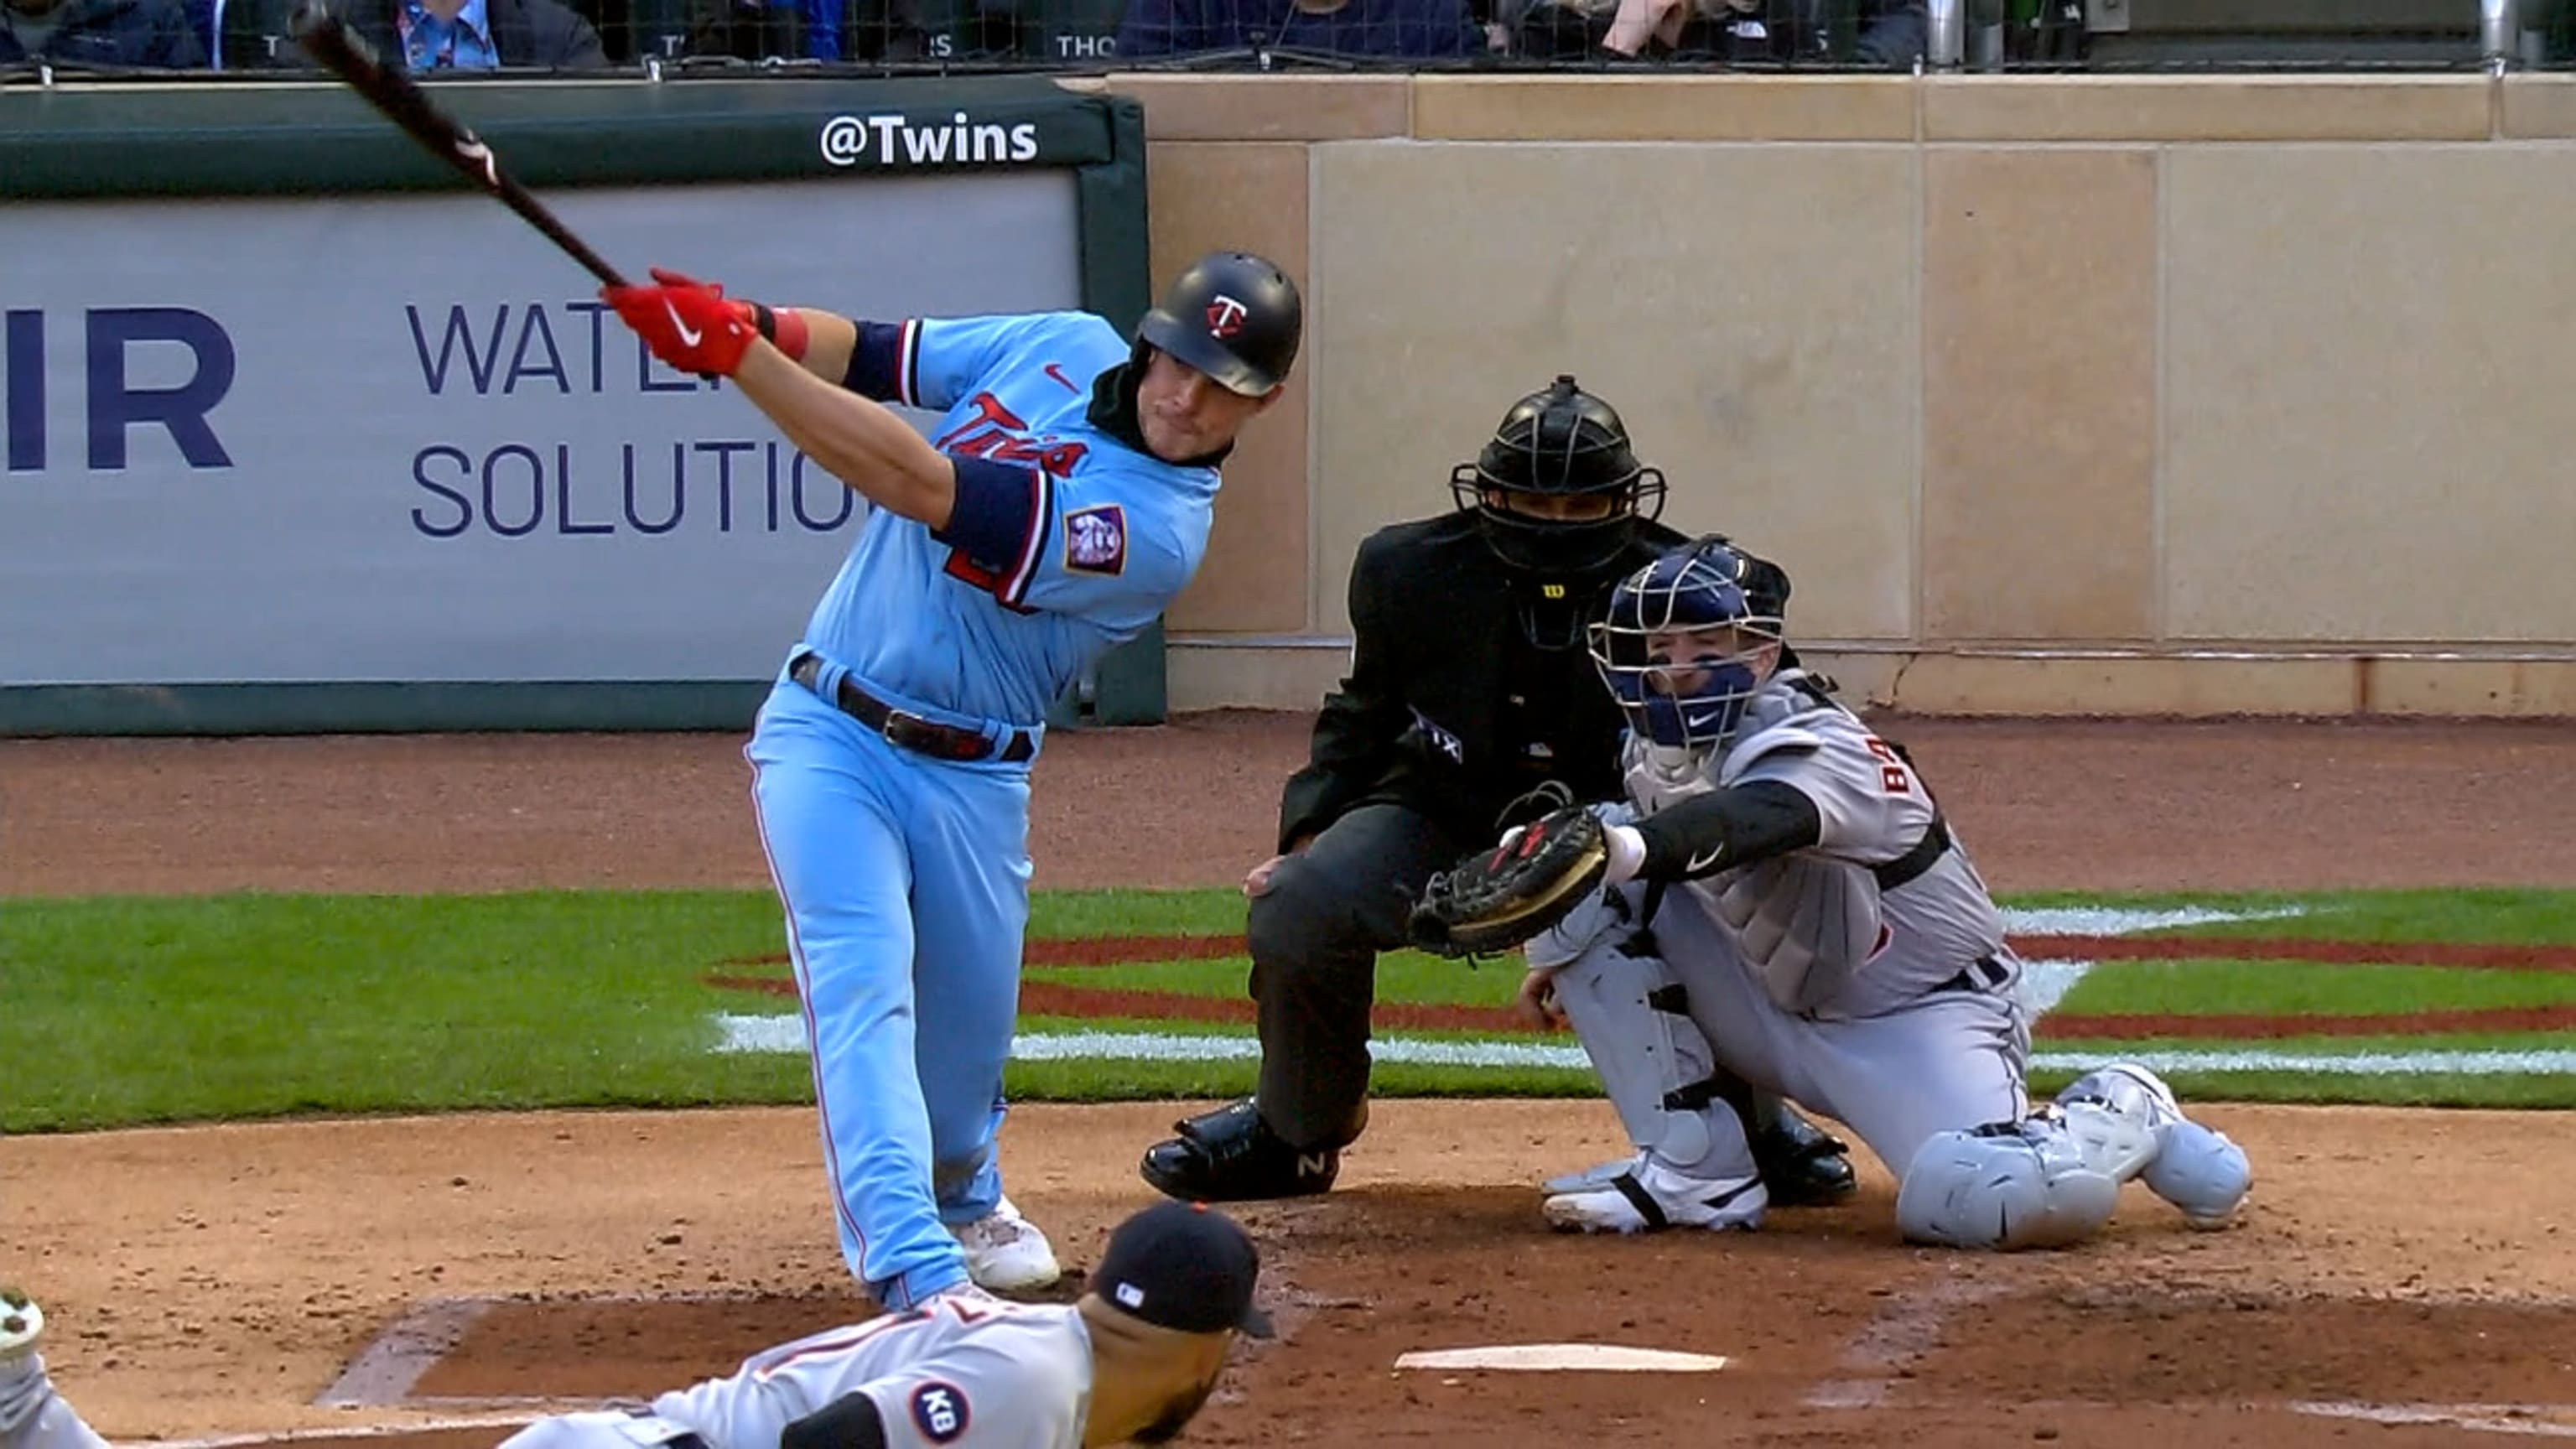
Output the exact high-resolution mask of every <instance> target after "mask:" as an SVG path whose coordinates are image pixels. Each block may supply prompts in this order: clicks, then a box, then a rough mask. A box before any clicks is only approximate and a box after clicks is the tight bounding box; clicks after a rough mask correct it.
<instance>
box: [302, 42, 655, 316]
mask: <svg viewBox="0 0 2576 1449" xmlns="http://www.w3.org/2000/svg"><path fill="white" fill-rule="evenodd" d="M291 29H292V30H293V33H294V35H295V41H296V44H298V45H301V46H302V47H304V51H305V53H306V54H308V55H310V56H312V57H313V58H314V60H316V61H318V62H320V63H321V65H322V68H323V69H325V70H328V71H330V72H331V73H332V74H333V75H336V76H338V77H339V78H340V79H342V80H344V81H346V82H348V83H349V88H350V89H352V90H354V91H356V92H357V93H358V94H359V95H361V96H364V97H366V99H367V104H369V105H371V106H374V107H375V108H376V109H377V110H378V111H380V112H382V113H383V114H384V117H385V119H387V120H389V121H391V122H393V123H394V124H395V125H397V126H400V127H402V128H403V131H404V132H405V134H407V135H409V136H410V137H411V138H412V139H413V140H415V141H418V142H419V143H420V144H421V145H422V146H423V147H426V148H427V149H428V151H429V154H431V155H433V156H436V157H437V158H439V159H440V160H442V161H444V162H446V163H447V164H448V165H450V166H453V167H455V168H456V170H457V171H458V172H459V173H461V174H462V175H463V176H464V177H465V179H466V180H468V181H471V182H473V183H474V184H475V185H476V186H479V187H481V188H482V189H483V190H485V191H487V192H489V193H491V194H492V195H493V196H495V197H498V198H499V199H500V201H501V204H502V205H504V206H507V207H508V208H510V209H511V210H512V211H515V212H517V213H518V214H519V216H520V217H521V219H523V220H525V221H526V222H527V223H528V225H530V226H533V227H535V228H536V229H537V230H538V231H540V232H543V233H544V234H545V237H546V240H548V241H550V242H553V243H554V244H555V245H556V246H558V247H561V248H563V251H564V255H566V256H569V257H571V258H572V259H573V260H574V261H576V262H579V263H581V264H582V266H584V267H585V268H587V269H588V270H589V272H590V274H591V275H592V276H594V277H597V278H598V279H599V280H601V281H603V282H605V283H607V284H608V285H610V286H612V287H623V286H625V285H626V278H624V277H623V276H620V275H619V274H618V271H617V269H616V268H615V267H612V266H610V265H609V264H608V263H607V262H605V261H602V260H601V259H600V256H599V254H598V253H597V252H594V251H592V250H591V249H590V248H589V246H587V245H586V244H584V243H583V241H582V239H581V238H580V237H577V236H575V235H573V233H572V228H570V227H568V226H565V225H564V224H563V223H562V222H561V221H558V220H556V219H555V214H554V213H553V212H551V211H548V210H547V209H546V204H545V203H544V202H542V201H539V200H537V199H536V198H535V197H534V196H531V195H529V194H528V189H527V188H526V187H524V186H521V185H520V184H519V182H518V180H517V178H515V177H513V176H511V175H510V174H509V173H508V172H506V171H503V170H502V169H501V161H500V158H499V157H496V156H494V155H493V154H492V148H491V147H489V146H486V145H484V144H483V142H482V140H481V138H479V137H477V136H476V135H475V134H474V132H473V131H472V130H471V129H469V128H468V127H467V126H466V125H465V123H463V122H462V121H459V120H457V119H456V118H455V117H453V116H450V115H449V114H447V113H446V112H445V111H442V110H440V109H439V108H438V107H437V105H436V104H434V103H433V102H432V101H431V100H430V98H429V97H428V96H426V95H424V94H422V92H421V89H420V87H419V85H418V84H416V83H415V82H414V81H413V80H412V78H411V77H410V76H409V75H407V74H405V73H404V72H403V70H402V68H401V67H400V66H387V65H385V64H384V63H383V62H381V61H380V60H378V59H377V58H376V55H375V53H374V51H373V50H371V49H370V48H369V47H368V46H367V45H366V43H365V42H363V41H361V40H359V39H358V37H356V36H354V35H352V34H350V33H349V28H348V27H347V26H346V25H343V24H342V23H341V22H340V17H339V16H337V15H334V14H332V13H331V12H330V10H329V8H328V7H327V6H325V5H324V4H323V3H322V0H304V3H303V4H301V5H299V6H298V7H297V8H296V11H295V18H294V21H293V23H292V26H291Z"/></svg>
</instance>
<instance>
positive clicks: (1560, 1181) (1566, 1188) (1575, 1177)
mask: <svg viewBox="0 0 2576 1449" xmlns="http://www.w3.org/2000/svg"><path fill="white" fill-rule="evenodd" d="M1636 1165H1637V1159H1636V1158H1634V1157H1614V1158H1612V1159H1610V1160H1609V1161H1608V1162H1599V1163H1594V1164H1593V1165H1592V1166H1590V1167H1587V1168H1585V1169H1583V1170H1582V1171H1581V1172H1569V1173H1565V1174H1564V1175H1562V1176H1559V1177H1551V1178H1549V1179H1548V1180H1547V1181H1546V1182H1545V1183H1543V1184H1541V1186H1540V1190H1541V1191H1543V1192H1545V1193H1546V1194H1547V1195H1548V1196H1550V1197H1554V1196H1556V1195H1558V1194H1560V1193H1568V1192H1586V1191H1589V1190H1591V1189H1593V1188H1596V1187H1608V1186H1609V1185H1610V1184H1611V1183H1612V1182H1613V1181H1615V1180H1616V1179H1617V1178H1618V1176H1619V1174H1621V1173H1623V1172H1626V1171H1627V1170H1628V1169H1630V1168H1632V1167H1635V1166H1636Z"/></svg>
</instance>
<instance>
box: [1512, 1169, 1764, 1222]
mask: <svg viewBox="0 0 2576 1449" xmlns="http://www.w3.org/2000/svg"><path fill="white" fill-rule="evenodd" d="M1770 1203H1771V1195H1770V1193H1769V1192H1768V1191H1766V1190H1765V1189H1764V1188H1763V1186H1762V1179H1761V1177H1760V1176H1759V1175H1748V1176H1744V1177H1731V1178H1717V1179H1710V1178H1701V1177H1686V1176H1684V1175H1683V1174H1681V1173H1679V1172H1676V1171H1674V1170H1673V1169H1671V1168H1669V1167H1666V1166H1664V1165H1663V1164H1662V1163H1660V1162H1656V1161H1653V1160H1651V1159H1648V1158H1635V1159H1631V1160H1630V1161H1629V1162H1628V1163H1627V1165H1626V1166H1625V1167H1624V1168H1622V1169H1621V1170H1620V1171H1619V1172H1617V1173H1615V1174H1613V1175H1612V1176H1611V1177H1610V1178H1609V1180H1608V1181H1606V1182H1602V1183H1598V1184H1595V1185H1591V1186H1585V1187H1579V1188H1577V1189H1575V1190H1574V1191H1571V1192H1560V1193H1557V1194H1555V1195H1554V1196H1552V1197H1550V1198H1549V1199H1548V1200H1547V1201H1546V1202H1545V1203H1544V1204H1542V1205H1541V1208H1540V1211H1542V1212H1543V1213H1545V1214H1546V1216H1547V1221H1548V1225H1549V1226H1551V1227H1554V1228H1556V1229H1558V1230H1559V1231H1561V1232H1572V1233H1645V1232H1653V1231H1655V1230H1656V1229H1659V1228H1705V1229H1708V1230H1709V1231H1711V1232H1724V1231H1726V1230H1728V1229H1734V1228H1742V1229H1751V1228H1758V1227H1760V1226H1762V1212H1763V1209H1765V1208H1767V1207H1769V1206H1770Z"/></svg>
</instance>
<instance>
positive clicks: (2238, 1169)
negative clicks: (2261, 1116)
mask: <svg viewBox="0 0 2576 1449" xmlns="http://www.w3.org/2000/svg"><path fill="white" fill-rule="evenodd" d="M2057 1101H2058V1104H2059V1106H2060V1108H2061V1109H2062V1110H2063V1111H2064V1112H2065V1113H2066V1115H2067V1118H2068V1120H2069V1122H2070V1124H2072V1123H2075V1122H2076V1121H2077V1114H2078V1113H2087V1114H2101V1115H2103V1116H2116V1117H2117V1118H2119V1119H2122V1120H2123V1121H2125V1122H2143V1123H2145V1124H2146V1128H2147V1131H2148V1132H2149V1133H2150V1134H2151V1135H2152V1137H2153V1139H2154V1150H2153V1151H2152V1152H2150V1153H2148V1154H2147V1155H2146V1156H2145V1159H2144V1161H2142V1162H2141V1163H2140V1164H2139V1165H2138V1167H2137V1168H2136V1169H2135V1171H2134V1172H2133V1173H2132V1174H2128V1175H2134V1176H2135V1177H2136V1178H2137V1179H2138V1180H2139V1181H2140V1182H2143V1183H2145V1184H2146V1185H2147V1190H2148V1191H2149V1192H2152V1193H2154V1194H2155V1195H2156V1196H2158V1197H2160V1198H2163V1199H2164V1200H2165V1201H2167V1202H2169V1203H2172V1204H2173V1205H2174V1206H2175V1207H2177V1208H2180V1209H2182V1215H2183V1219H2184V1221H2186V1222H2188V1223H2190V1224H2191V1225H2192V1226H2193V1227H2195V1228H2202V1229H2207V1228H2223V1227H2225V1226H2227V1224H2228V1223H2229V1222H2230V1221H2231V1220H2232V1219H2233V1218H2234V1217H2235V1215H2236V1209H2237V1208H2238V1207H2239V1206H2240V1205H2242V1204H2243V1203H2244V1201H2245V1197H2246V1194H2247V1193H2248V1192H2250V1191H2252V1189H2253V1186H2254V1169H2253V1165H2252V1164H2251V1163H2249V1162H2248V1161H2247V1160H2246V1157H2245V1149H2243V1148H2241V1147H2239V1146H2237V1145H2236V1144H2235V1143H2234V1142H2232V1141H2230V1140H2229V1139H2228V1137H2227V1134H2225V1133H2223V1132H2217V1131H2213V1130H2211V1129H2210V1128H2207V1127H2204V1126H2202V1125H2201V1124H2199V1123H2197V1122H2194V1121H2192V1120H2191V1119H2190V1118H2189V1117H2186V1116H2184V1115H2183V1111H2182V1104H2181V1103H2180V1102H2179V1101H2177V1100H2175V1098H2174V1094H2173V1088H2171V1087H2169V1086H2167V1085H2165V1081H2164V1078H2162V1077H2159V1076H2157V1075H2156V1074H2155V1073H2154V1072H2151V1071H2149V1070H2147V1069H2146V1068H2145V1067H2142V1066H2138V1065H2136V1064H2135V1063H2130V1062H2116V1063H2113V1064H2112V1065H2110V1066H2107V1067H2102V1068H2100V1069H2098V1070H2096V1071H2091V1072H2087V1073H2085V1074H2084V1075H2083V1076H2081V1077H2078V1078H2076V1079H2075V1080H2074V1081H2072V1082H2069V1083H2067V1084H2066V1088H2065V1090H2063V1091H2061V1092H2059V1093H2058V1094H2057ZM2090 1120H2092V1121H2096V1122H2098V1121H2099V1120H2100V1118H2099V1117H2098V1116H2094V1117H2091V1118H2090ZM2123 1130H2124V1132H2125V1131H2126V1130H2127V1129H2123ZM2124 1180H2125V1177H2124Z"/></svg>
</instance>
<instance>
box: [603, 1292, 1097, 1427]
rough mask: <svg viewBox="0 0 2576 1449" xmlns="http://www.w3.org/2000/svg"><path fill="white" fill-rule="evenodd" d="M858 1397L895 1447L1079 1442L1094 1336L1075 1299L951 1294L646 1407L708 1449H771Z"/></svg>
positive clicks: (812, 1338)
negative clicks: (788, 1431) (805, 1423)
mask: <svg viewBox="0 0 2576 1449" xmlns="http://www.w3.org/2000/svg"><path fill="white" fill-rule="evenodd" d="M853 1393H865V1394H866V1395H868V1397H869V1398H870V1399H872V1400H874V1401H875V1403H876V1406H877V1412H878V1415H879V1417H880V1418H881V1419H882V1420H883V1421H884V1423H885V1428H886V1442H887V1443H888V1444H889V1445H891V1446H895V1449H1077V1446H1079V1445H1080V1444H1081V1442H1082V1426H1083V1421H1084V1419H1085V1418H1086V1417H1087V1416H1088V1414H1089V1412H1090V1401H1091V1338H1090V1334H1089V1332H1088V1331H1087V1330H1086V1329H1085V1328H1084V1327H1083V1323H1082V1315H1081V1314H1080V1312H1079V1311H1078V1310H1076V1309H1074V1308H1072V1307H1070V1306H1059V1305H1023V1304H1012V1303H997V1302H993V1301H990V1300H971V1299H963V1298H960V1297H957V1296H953V1295H952V1296H947V1297H942V1298H939V1299H935V1300H933V1301H932V1303H931V1304H929V1305H928V1306H926V1307H925V1308H922V1309H918V1310H915V1311H913V1312H910V1313H901V1314H889V1315H886V1316H885V1317H882V1318H875V1319H871V1320H869V1321H868V1322H866V1323H861V1324H855V1325H852V1326H849V1327H846V1328H837V1329H828V1330H825V1331H824V1332H821V1333H817V1334H812V1335H809V1336H807V1337H805V1338H801V1339H798V1340H796V1341H794V1342H792V1343H785V1344H781V1345H779V1346H778V1347H776V1348H773V1349H769V1350H767V1351H766V1352H763V1353H760V1354H756V1355H754V1356H753V1357H751V1358H750V1359H748V1360H746V1361H745V1362H744V1364H743V1365H742V1367H741V1368H740V1369H739V1370H737V1371H736V1372H734V1373H733V1374H732V1375H730V1376H728V1377H725V1378H721V1379H712V1380H709V1381H707V1382H705V1383H701V1384H698V1385H696V1386H694V1387H692V1388H688V1389H684V1390H681V1391H679V1392H677V1393H671V1394H664V1395H663V1396H662V1397H661V1398H659V1399H657V1400H655V1402H654V1405H653V1409H654V1412H655V1413H657V1414H659V1415H661V1416H662V1417H663V1418H666V1419H669V1420H670V1421H672V1422H673V1423H677V1424H684V1425H687V1426H688V1427H689V1428H691V1429H694V1430H696V1431H697V1432H698V1433H699V1434H700V1435H701V1436H702V1437H704V1438H705V1439H706V1440H707V1441H708V1443H709V1445H710V1446H711V1449H775V1446H776V1445H777V1443H778V1436H779V1434H780V1433H781V1432H782V1431H783V1430H785V1428H786V1427H787V1425H788V1424H790V1423H792V1422H794V1421H795V1420H797V1419H801V1418H803V1417H805V1416H806V1415H808V1414H811V1413H813V1412H814V1411H816V1410H817V1409H820V1408H823V1407H824V1406H826V1405H828V1404H831V1403H833V1402H835V1401H836V1400H839V1399H841V1398H843V1397H845V1396H847V1395H849V1394H853Z"/></svg>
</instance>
